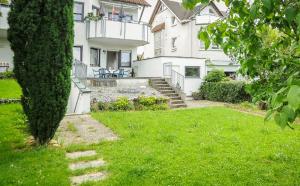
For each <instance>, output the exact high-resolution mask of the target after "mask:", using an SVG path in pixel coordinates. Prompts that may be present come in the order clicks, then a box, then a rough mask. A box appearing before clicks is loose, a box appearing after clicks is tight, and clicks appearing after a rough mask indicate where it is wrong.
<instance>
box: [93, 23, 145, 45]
mask: <svg viewBox="0 0 300 186" xmlns="http://www.w3.org/2000/svg"><path fill="white" fill-rule="evenodd" d="M148 33H149V27H148V25H146V24H144V23H137V22H125V21H114V20H108V19H102V20H99V21H87V37H88V39H98V40H99V41H101V38H102V39H103V38H104V39H118V40H119V41H120V42H126V41H131V42H128V43H131V44H133V45H136V46H141V45H145V44H147V43H148Z"/></svg>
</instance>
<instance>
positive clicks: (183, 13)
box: [149, 0, 224, 25]
mask: <svg viewBox="0 0 300 186" xmlns="http://www.w3.org/2000/svg"><path fill="white" fill-rule="evenodd" d="M161 2H163V3H164V4H165V5H166V6H167V7H168V8H169V10H170V11H171V12H172V13H173V14H174V15H175V16H176V17H177V18H178V19H179V21H184V20H188V19H189V18H191V17H192V16H194V15H195V14H197V13H199V12H200V11H201V10H202V9H203V8H204V7H206V5H207V4H201V5H198V6H196V7H195V8H194V9H193V10H187V9H185V8H184V7H183V6H182V4H181V3H180V2H176V1H172V0H159V1H158V3H157V4H156V7H155V9H154V11H153V13H152V16H151V18H150V21H149V24H150V25H151V24H152V22H153V20H154V17H155V15H156V14H157V13H158V9H159V7H160V6H161ZM210 5H212V6H213V7H214V8H215V9H216V11H217V12H218V13H219V14H220V15H221V16H224V14H223V13H222V12H220V10H219V9H218V7H217V6H216V5H215V3H213V2H211V3H210Z"/></svg>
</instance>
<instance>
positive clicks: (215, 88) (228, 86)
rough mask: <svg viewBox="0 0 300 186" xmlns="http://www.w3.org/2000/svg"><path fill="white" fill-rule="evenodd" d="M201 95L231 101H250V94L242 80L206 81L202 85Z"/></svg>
mask: <svg viewBox="0 0 300 186" xmlns="http://www.w3.org/2000/svg"><path fill="white" fill-rule="evenodd" d="M199 95H200V96H199V97H201V98H203V99H206V100H211V101H222V102H229V103H239V102H243V101H249V100H250V96H249V94H248V93H246V91H245V83H244V82H241V81H229V82H206V83H203V85H202V86H201V87H200V91H199Z"/></svg>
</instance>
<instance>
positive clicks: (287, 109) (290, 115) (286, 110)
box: [281, 105, 295, 122]
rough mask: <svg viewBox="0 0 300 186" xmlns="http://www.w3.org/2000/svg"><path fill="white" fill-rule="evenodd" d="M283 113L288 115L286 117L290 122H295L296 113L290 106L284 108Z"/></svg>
mask: <svg viewBox="0 0 300 186" xmlns="http://www.w3.org/2000/svg"><path fill="white" fill-rule="evenodd" d="M281 112H282V113H284V114H285V115H286V117H287V119H288V121H289V122H294V120H295V112H294V110H293V109H292V108H291V107H290V106H288V105H286V106H284V107H283V108H282V110H281Z"/></svg>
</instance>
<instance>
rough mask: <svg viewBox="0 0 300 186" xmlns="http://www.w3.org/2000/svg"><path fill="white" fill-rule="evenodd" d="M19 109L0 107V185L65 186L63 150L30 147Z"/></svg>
mask: <svg viewBox="0 0 300 186" xmlns="http://www.w3.org/2000/svg"><path fill="white" fill-rule="evenodd" d="M27 137H28V135H27V132H26V126H25V124H24V117H23V114H22V109H21V106H20V105H18V104H11V105H0V185H3V186H4V185H26V186H27V185H28V186H29V185H68V184H69V180H68V175H69V172H68V169H67V162H66V161H65V159H64V157H65V151H64V150H63V149H53V148H45V147H40V148H32V147H28V145H26V144H25V139H26V138H27Z"/></svg>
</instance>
